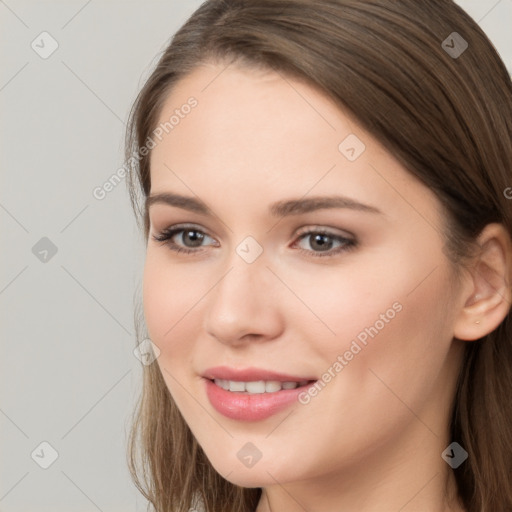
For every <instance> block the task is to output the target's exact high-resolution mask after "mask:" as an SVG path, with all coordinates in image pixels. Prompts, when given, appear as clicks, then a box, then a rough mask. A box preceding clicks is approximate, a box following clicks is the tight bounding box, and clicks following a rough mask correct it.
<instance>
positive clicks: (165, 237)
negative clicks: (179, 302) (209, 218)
mask: <svg viewBox="0 0 512 512" xmlns="http://www.w3.org/2000/svg"><path fill="white" fill-rule="evenodd" d="M187 230H188V231H195V232H197V233H201V234H203V235H206V236H209V235H207V234H206V233H205V232H204V231H202V230H200V229H197V228H196V227H195V226H183V225H182V226H171V227H169V228H167V229H165V230H164V231H162V232H161V233H159V234H157V235H152V238H153V240H155V241H157V242H161V243H162V244H164V245H167V246H168V247H169V249H171V250H172V251H174V252H176V253H183V254H193V253H195V254H198V253H200V252H202V251H201V250H200V249H197V250H196V249H189V248H183V247H181V246H179V245H177V244H175V243H174V242H171V239H172V238H173V237H174V236H175V235H177V234H178V233H181V232H184V231H187ZM310 235H324V236H328V237H330V238H332V239H333V240H337V241H340V242H342V243H343V245H341V246H340V247H338V248H336V249H330V250H329V251H322V252H318V251H311V250H306V249H302V248H299V249H298V250H299V251H300V252H301V253H306V254H307V255H309V256H312V257H313V258H325V257H333V256H335V255H337V254H340V253H342V252H347V251H350V250H352V249H354V248H355V247H356V246H357V242H356V240H351V239H349V238H345V237H342V236H340V235H335V234H334V233H330V232H329V231H326V230H325V229H316V230H313V229H310V230H309V231H304V232H302V233H299V234H298V238H297V240H298V241H300V240H302V239H303V238H307V237H308V236H310ZM210 238H212V237H210Z"/></svg>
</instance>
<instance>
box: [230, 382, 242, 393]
mask: <svg viewBox="0 0 512 512" xmlns="http://www.w3.org/2000/svg"><path fill="white" fill-rule="evenodd" d="M229 391H245V383H244V382H236V381H234V380H230V381H229Z"/></svg>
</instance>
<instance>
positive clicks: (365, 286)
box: [144, 64, 463, 487]
mask: <svg viewBox="0 0 512 512" xmlns="http://www.w3.org/2000/svg"><path fill="white" fill-rule="evenodd" d="M191 97H193V99H192V100H191V99H190V98H191ZM186 105H189V106H188V107H187V106H186ZM191 105H192V106H191ZM172 116H174V117H173V118H172ZM171 118H172V120H171V121H170V119H171ZM160 123H161V127H160V129H159V131H158V132H154V133H157V134H158V137H153V140H154V142H155V143H156V146H155V147H154V149H153V150H152V156H151V192H150V196H151V197H152V198H153V199H151V200H150V201H149V202H148V204H149V208H148V212H149V219H150V234H149V239H148V245H147V258H146V263H145V273H144V311H145V318H146V322H147V327H148V333H149V335H150V338H151V340H152V341H153V343H154V344H155V345H157V346H158V348H159V350H160V351H161V353H160V356H159V358H158V359H157V364H158V365H159V367H160V369H161V371H162V375H163V377H164V379H165V382H166V384H167V386H168V389H169V391H170V393H171V395H172V397H173V399H174V400H175V402H176V404H177V406H178V407H179V409H180V411H181V413H182V415H183V417H184V419H185V421H186V422H187V424H188V425H189V427H190V429H191V430H192V432H193V434H194V435H195V437H196V438H197V440H198V442H199V443H200V445H201V446H202V448H203V449H204V451H205V453H206V455H207V457H208V458H209V460H210V461H211V463H212V464H213V466H214V467H215V468H216V470H217V471H218V472H219V473H220V474H222V475H223V476H225V478H227V479H228V480H230V481H232V482H233V483H236V484H238V485H243V486H249V487H256V486H258V487H259V486H266V485H273V484H275V483H276V482H279V483H286V482H294V481H295V482H298V481H306V480H309V481H313V480H314V479H316V478H325V476H326V475H334V474H342V473H343V472H344V471H347V472H348V471H349V473H347V474H349V475H350V477H351V478H355V477H356V475H357V474H358V471H366V472H368V471H369V468H371V470H372V471H375V472H376V473H377V472H378V471H379V470H380V469H384V468H385V467H386V468H387V469H388V470H389V469H390V468H397V467H398V463H399V462H403V461H406V460H410V461H411V464H415V465H417V462H418V457H420V455H419V454H421V457H425V453H427V454H428V453H429V450H426V448H428V447H431V448H432V454H431V455H426V457H427V458H430V459H429V460H430V462H431V463H432V464H438V463H439V462H440V463H441V464H444V462H443V461H442V460H441V457H440V454H441V451H442V450H443V449H444V448H445V447H446V445H447V444H448V443H449V442H450V440H449V439H448V437H447V421H448V414H449V408H450V405H451V402H452V398H453V396H452V391H453V389H454V385H455V379H456V374H457V370H458V364H459V361H460V356H461V353H462V352H461V349H462V342H457V343H455V342H452V338H453V327H454V323H455V319H456V317H457V312H458V310H460V309H461V307H462V306H463V303H462V302H463V301H462V298H461V293H460V287H459V286H458V285H457V284H456V281H455V280H454V279H453V270H452V267H451V266H450V263H449V261H448V259H447V257H446V256H445V253H444V252H443V237H442V234H441V230H442V220H443V218H442V215H441V210H440V206H439V203H438V201H437V199H436V198H435V196H434V195H433V194H432V193H431V191H430V190H429V189H427V188H426V187H425V186H424V185H422V184H421V183H419V182H418V181H417V180H416V179H415V178H413V177H412V176H411V175H410V174H409V173H408V172H407V171H406V170H405V169H404V168H403V167H402V166H401V165H400V164H399V162H398V161H397V160H396V159H395V158H394V157H393V156H392V155H391V154H390V153H388V152H387V150H386V147H384V146H382V145H381V144H379V143H378V142H377V141H376V140H375V139H374V138H372V137H371V136H370V135H369V134H368V133H367V132H366V131H364V130H363V129H362V128H361V127H360V126H359V125H358V124H357V123H356V121H355V120H354V119H353V118H352V117H348V116H347V114H346V113H344V112H343V111H342V110H340V109H339V108H338V107H337V106H336V105H335V104H334V103H333V102H332V101H331V100H329V99H328V98H327V97H326V96H324V95H323V94H322V93H321V92H320V91H318V90H316V89H314V88H312V87H310V86H308V85H306V84H305V83H302V82H299V81H297V80H295V79H291V78H289V77H286V78H285V77H282V76H280V75H278V74H276V73H274V72H267V73H263V72H260V71H255V70H249V69H246V68H241V67H237V66H236V65H230V66H229V67H227V68H226V66H225V65H220V64H219V65H213V64H211V65H207V66H202V67H201V68H198V69H197V70H195V71H194V72H193V73H191V74H190V75H188V77H187V78H185V79H184V80H182V81H181V82H180V83H179V84H178V86H177V87H176V88H175V89H174V90H173V91H172V93H171V94H170V96H169V97H168V98H167V100H166V103H165V105H164V108H163V110H162V112H161V116H160V121H159V124H160ZM165 123H167V124H165ZM160 139H161V140H160ZM178 195H179V196H185V197H186V198H187V199H186V200H185V199H183V200H179V199H177V198H176V196H178ZM173 198H174V199H173ZM166 199H167V200H166ZM171 199H172V200H171ZM170 229H176V231H175V232H173V233H170V232H169V231H170ZM180 229H181V231H180ZM165 231H167V232H168V233H167V234H168V235H170V236H169V237H168V240H167V241H157V240H155V238H154V237H161V236H162V233H163V234H164V235H165ZM175 249H181V250H182V251H181V252H176V250H175ZM184 251H190V253H187V252H184ZM214 378H216V379H220V380H217V382H216V383H215V382H214V381H213V379H214ZM246 381H249V382H252V384H249V385H248V387H247V388H246V387H245V385H244V384H243V382H246ZM261 381H263V382H261ZM311 381H316V383H314V384H313V383H311ZM283 382H295V383H296V384H285V385H284V386H283V384H282V383H283ZM305 382H306V383H305ZM296 385H300V387H299V388H295V389H292V388H293V387H295V386H296ZM223 387H229V389H230V390H225V389H223ZM240 390H245V391H240ZM263 390H265V393H262V391H263ZM369 464H370V465H369ZM414 471H416V470H414ZM345 481H346V480H345Z"/></svg>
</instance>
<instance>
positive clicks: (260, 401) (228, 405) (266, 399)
mask: <svg viewBox="0 0 512 512" xmlns="http://www.w3.org/2000/svg"><path fill="white" fill-rule="evenodd" d="M205 381H206V394H207V396H208V400H210V403H211V404H212V406H213V408H214V409H215V410H216V411H217V412H219V413H220V414H222V415H224V416H226V417H227V418H230V419H232V420H238V421H259V420H264V419H266V418H269V417H270V416H272V415H273V414H277V413H278V412H280V411H282V410H284V409H286V408H287V407H289V406H290V405H291V404H293V403H294V402H298V399H299V395H300V394H301V393H303V392H305V391H307V389H308V388H309V387H310V386H312V385H313V384H314V382H312V383H309V384H307V385H305V386H301V387H298V388H295V389H282V390H281V391H276V392H275V393H255V394H248V393H237V392H236V391H235V392H234V391H226V390H225V389H223V388H221V387H220V386H217V384H215V383H214V382H213V381H211V380H209V379H205Z"/></svg>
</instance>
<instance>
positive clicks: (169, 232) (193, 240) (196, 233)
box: [153, 225, 213, 254]
mask: <svg viewBox="0 0 512 512" xmlns="http://www.w3.org/2000/svg"><path fill="white" fill-rule="evenodd" d="M175 238H176V239H178V240H180V239H181V243H182V244H184V246H182V245H179V244H177V243H176V242H175V241H174V239H175ZM208 238H209V239H211V240H213V238H212V237H210V236H208V235H207V234H206V233H205V232H204V231H201V230H200V229H197V228H196V227H195V226H183V225H182V226H171V227H170V228H167V229H165V230H164V231H162V232H161V233H159V234H158V235H153V239H154V240H156V241H157V242H161V243H164V244H165V245H167V246H168V247H169V249H171V250H173V251H175V252H184V253H187V254H190V253H197V252H201V251H199V250H198V248H200V247H202V243H203V242H204V240H205V239H208Z"/></svg>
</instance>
